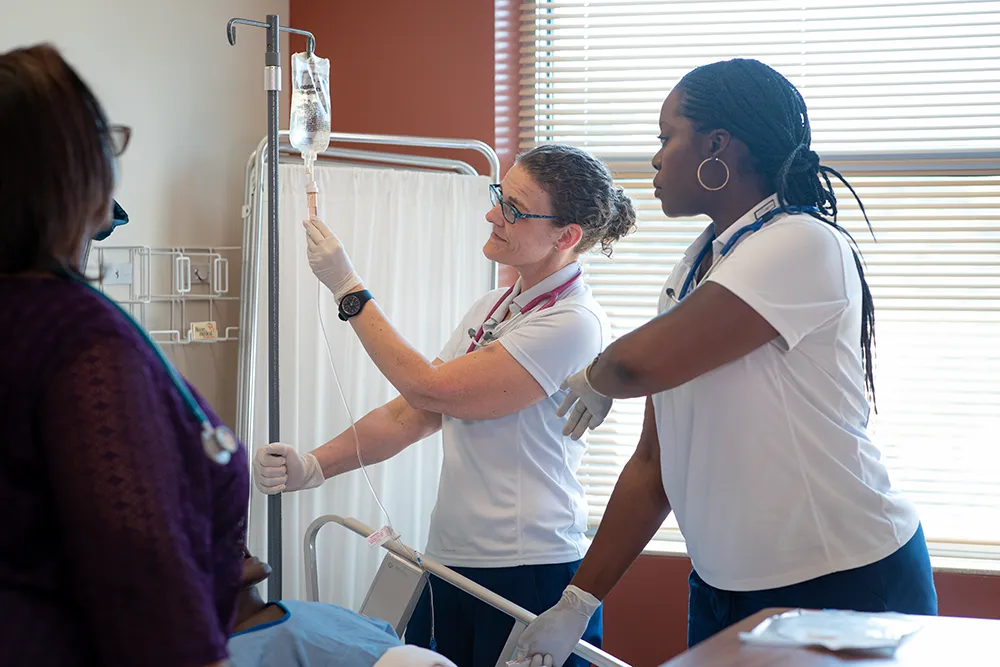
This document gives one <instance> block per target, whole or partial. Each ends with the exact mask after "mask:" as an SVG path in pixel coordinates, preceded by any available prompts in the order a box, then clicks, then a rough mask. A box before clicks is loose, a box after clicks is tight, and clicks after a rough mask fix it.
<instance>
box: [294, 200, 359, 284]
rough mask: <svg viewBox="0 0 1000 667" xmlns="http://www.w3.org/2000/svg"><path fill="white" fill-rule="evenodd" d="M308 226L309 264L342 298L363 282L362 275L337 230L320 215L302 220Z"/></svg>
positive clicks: (324, 282)
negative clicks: (356, 270) (355, 266)
mask: <svg viewBox="0 0 1000 667" xmlns="http://www.w3.org/2000/svg"><path fill="white" fill-rule="evenodd" d="M302 226H303V227H305V229H306V256H307V257H308V258H309V268H311V269H312V272H313V273H314V274H315V275H316V277H317V278H319V281H320V282H321V283H323V284H324V285H326V286H327V289H329V290H330V291H331V292H333V298H335V299H336V300H337V303H340V300H341V299H343V298H344V297H345V296H347V295H348V294H350V293H351V292H353V291H356V290H355V289H354V288H355V287H358V286H359V285H361V278H360V277H359V276H358V274H357V273H355V272H354V265H353V264H351V258H350V257H348V256H347V251H346V250H345V249H344V246H342V245H341V244H340V239H338V238H337V236H336V234H334V233H333V232H331V231H330V229H329V228H328V227H327V226H326V225H324V224H323V221H322V220H320V219H319V218H317V217H311V218H309V219H308V220H305V221H304V222H303V223H302Z"/></svg>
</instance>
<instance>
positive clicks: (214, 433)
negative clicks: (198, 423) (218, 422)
mask: <svg viewBox="0 0 1000 667" xmlns="http://www.w3.org/2000/svg"><path fill="white" fill-rule="evenodd" d="M201 445H202V447H204V449H205V455H206V456H208V458H210V459H211V460H213V461H215V462H216V463H218V464H219V465H226V464H227V463H229V461H230V459H232V457H233V452H235V451H236V447H237V446H238V445H237V444H236V436H234V435H233V432H232V431H230V430H229V429H228V428H226V427H225V426H215V427H213V426H212V425H210V424H207V423H206V424H205V425H204V426H203V427H202V430H201Z"/></svg>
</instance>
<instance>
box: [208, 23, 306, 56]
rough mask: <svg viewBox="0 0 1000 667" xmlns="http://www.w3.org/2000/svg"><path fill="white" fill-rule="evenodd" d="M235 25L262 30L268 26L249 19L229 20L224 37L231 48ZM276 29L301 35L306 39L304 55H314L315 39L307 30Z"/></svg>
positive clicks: (282, 27) (233, 41) (234, 43)
mask: <svg viewBox="0 0 1000 667" xmlns="http://www.w3.org/2000/svg"><path fill="white" fill-rule="evenodd" d="M237 24H242V25H248V26H252V27H254V28H264V29H265V30H266V29H267V28H268V27H269V26H268V24H266V23H263V22H261V21H251V20H250V19H230V20H229V23H228V24H227V25H226V37H228V38H229V44H230V45H231V46H236V25H237ZM278 29H279V30H280V31H281V32H289V33H292V34H295V35H302V36H303V37H305V38H306V54H307V55H310V56H311V55H313V54H314V53H316V37H315V36H314V35H313V34H312V33H311V32H309V31H308V30H296V29H295V28H286V27H285V26H279V27H278Z"/></svg>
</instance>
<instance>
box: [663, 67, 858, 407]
mask: <svg viewBox="0 0 1000 667" xmlns="http://www.w3.org/2000/svg"><path fill="white" fill-rule="evenodd" d="M677 86H678V88H680V90H681V91H682V97H681V103H680V112H681V114H682V115H683V116H684V117H685V118H688V119H689V120H691V121H692V123H693V124H694V127H695V129H696V130H697V131H698V132H711V131H712V130H718V129H724V130H727V131H728V132H729V133H730V134H731V135H732V136H733V137H735V138H737V139H739V140H740V141H742V142H743V143H744V144H745V145H746V146H747V148H748V149H749V151H750V155H751V157H752V158H753V160H754V165H753V167H754V171H755V173H757V174H758V175H759V176H761V177H762V178H764V179H766V181H767V184H768V186H769V187H771V188H773V190H774V191H775V192H776V193H777V195H778V202H779V204H780V206H781V208H782V209H787V208H788V207H790V206H794V207H812V208H815V209H816V211H817V212H816V213H811V215H813V217H815V218H817V219H819V220H821V221H822V222H824V223H826V224H828V225H830V226H832V227H834V228H835V229H837V230H838V231H839V232H841V233H842V234H844V235H845V236H846V237H847V238H848V239H849V240H850V242H851V245H852V248H851V253H852V254H853V255H854V263H855V265H856V266H857V268H858V275H859V276H860V277H861V295H862V296H861V353H862V361H863V363H864V367H865V389H866V390H867V392H868V395H869V397H870V398H871V400H872V403H873V404H874V403H875V374H874V362H873V358H872V348H873V347H874V345H875V305H874V302H873V301H872V294H871V290H870V289H869V287H868V282H867V281H866V280H865V271H864V264H863V262H862V259H861V253H860V250H859V249H858V246H857V243H855V241H854V239H853V238H852V237H851V235H850V233H848V232H847V230H845V229H844V228H843V227H841V226H840V225H839V224H838V223H837V197H836V195H835V194H834V192H833V184H832V183H831V181H830V177H831V176H833V177H835V178H837V179H838V180H839V181H840V182H841V183H843V184H844V185H845V186H846V187H847V189H848V190H850V192H851V194H852V195H854V198H855V200H857V202H858V206H860V207H861V213H862V215H864V217H865V222H866V223H868V230H869V231H871V232H872V236H873V237H874V231H872V226H871V221H870V220H869V219H868V213H867V212H866V211H865V206H864V204H863V203H862V202H861V198H860V197H858V193H857V192H855V191H854V188H853V187H851V184H850V183H848V182H847V179H845V178H844V177H843V176H842V175H841V174H840V172H838V171H837V170H836V169H833V168H831V167H827V166H825V165H822V164H820V158H819V155H817V154H816V152H815V151H813V150H812V149H811V148H810V143H811V142H812V131H811V129H810V127H809V112H808V110H807V109H806V103H805V100H803V99H802V95H801V94H800V93H799V91H798V90H797V89H796V88H795V86H794V85H792V83H791V82H790V81H789V80H788V79H786V78H785V77H783V76H782V75H781V74H779V73H778V72H776V71H775V70H773V69H771V68H770V67H768V66H767V65H765V64H764V63H762V62H759V61H757V60H750V59H744V58H737V59H734V60H727V61H722V62H717V63H712V64H710V65H703V66H701V67H699V68H697V69H695V70H692V71H691V72H689V73H688V74H687V75H686V76H685V77H684V78H683V79H681V81H680V82H679V83H678V84H677Z"/></svg>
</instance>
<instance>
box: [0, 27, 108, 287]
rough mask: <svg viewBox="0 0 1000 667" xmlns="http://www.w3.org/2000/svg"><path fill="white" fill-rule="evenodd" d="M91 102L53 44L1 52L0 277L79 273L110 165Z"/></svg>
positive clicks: (98, 112) (103, 124)
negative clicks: (37, 273)
mask: <svg viewBox="0 0 1000 667" xmlns="http://www.w3.org/2000/svg"><path fill="white" fill-rule="evenodd" d="M109 132H110V130H109V127H108V120H107V117H106V116H105V114H104V110H103V109H102V108H101V105H100V103H99V102H98V101H97V98H96V97H95V96H94V94H93V93H92V92H91V90H90V88H88V87H87V85H86V84H85V83H84V82H83V80H81V79H80V76H79V75H78V74H77V73H76V71H75V70H74V69H73V68H72V67H70V65H69V64H68V63H67V62H66V61H65V60H63V58H62V56H60V55H59V52H58V51H56V49H54V48H53V47H51V46H49V45H46V44H43V45H38V46H33V47H31V48H27V49H16V50H14V51H9V52H7V53H4V54H0V135H2V136H3V137H4V149H3V151H2V152H0V215H2V217H0V273H6V274H12V273H21V272H26V271H51V270H57V269H62V270H65V271H70V272H73V273H78V272H80V271H81V270H82V269H83V267H81V266H79V262H80V259H81V257H80V253H81V252H82V250H83V249H84V248H85V247H86V244H87V242H88V241H89V239H90V238H91V237H92V236H93V235H94V234H95V233H96V232H97V230H98V229H99V228H100V227H101V226H102V225H103V224H104V222H105V221H106V219H107V217H108V215H109V207H110V206H111V193H112V189H113V188H114V180H115V173H114V170H115V164H114V157H113V148H112V145H111V137H110V134H109Z"/></svg>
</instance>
